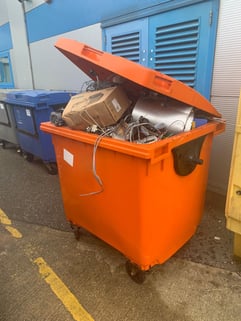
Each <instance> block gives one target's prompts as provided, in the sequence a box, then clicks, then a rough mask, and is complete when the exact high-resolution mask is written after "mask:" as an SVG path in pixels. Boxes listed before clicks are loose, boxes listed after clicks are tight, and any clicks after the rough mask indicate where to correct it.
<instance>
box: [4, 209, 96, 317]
mask: <svg viewBox="0 0 241 321" xmlns="http://www.w3.org/2000/svg"><path fill="white" fill-rule="evenodd" d="M0 223H1V224H3V226H4V227H5V229H6V230H7V231H8V232H9V233H11V235H12V236H13V237H15V238H21V237H22V234H21V233H20V232H19V231H18V230H17V229H16V228H14V227H13V226H12V222H11V220H10V219H9V218H8V217H7V215H6V214H5V213H4V212H3V211H2V210H1V209H0ZM29 259H30V261H32V259H31V257H29ZM34 263H35V264H37V265H38V268H39V273H40V274H41V275H42V277H43V278H44V280H45V281H46V283H48V284H49V286H50V288H51V289H52V291H53V292H54V293H55V295H56V296H57V297H58V298H59V299H60V301H61V302H62V303H63V305H64V306H65V308H66V309H67V311H69V313H70V314H71V315H72V317H73V319H74V320H75V321H94V319H93V318H92V317H91V315H90V314H89V313H88V312H87V311H86V310H85V309H84V308H83V307H82V305H81V304H80V303H79V302H78V300H77V299H76V297H75V296H74V295H73V294H72V293H71V292H70V290H69V289H68V288H67V287H66V285H65V284H64V283H63V282H62V281H61V280H60V278H59V277H58V276H57V275H56V274H55V273H54V271H53V270H52V269H51V268H50V267H49V266H48V265H47V263H46V262H45V261H44V259H43V258H41V257H39V258H37V259H36V260H34Z"/></svg>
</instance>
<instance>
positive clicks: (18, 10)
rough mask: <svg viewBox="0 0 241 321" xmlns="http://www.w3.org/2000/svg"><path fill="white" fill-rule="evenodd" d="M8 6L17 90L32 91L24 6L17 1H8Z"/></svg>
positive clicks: (12, 60)
mask: <svg viewBox="0 0 241 321" xmlns="http://www.w3.org/2000/svg"><path fill="white" fill-rule="evenodd" d="M6 4H7V10H8V18H9V22H10V30H11V35H12V42H13V48H14V49H13V50H11V62H12V68H13V70H14V84H15V87H16V88H23V89H32V88H33V81H32V72H31V60H30V55H29V47H28V40H27V34H26V26H25V17H24V5H23V4H21V3H20V2H19V1H17V0H16V1H13V0H10V1H6Z"/></svg>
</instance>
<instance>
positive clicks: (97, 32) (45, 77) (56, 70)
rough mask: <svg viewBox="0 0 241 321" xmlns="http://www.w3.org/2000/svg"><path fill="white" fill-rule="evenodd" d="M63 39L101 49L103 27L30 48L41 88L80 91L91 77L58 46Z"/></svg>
mask: <svg viewBox="0 0 241 321" xmlns="http://www.w3.org/2000/svg"><path fill="white" fill-rule="evenodd" d="M60 37H65V38H70V39H75V40H77V41H81V42H84V43H86V44H88V45H90V46H93V47H95V48H97V49H101V48H102V37H101V28H100V24H96V25H92V26H90V27H86V28H82V29H79V30H76V31H72V32H68V33H65V34H63V35H59V36H55V37H51V38H48V39H45V40H41V41H38V42H34V43H32V44H31V46H30V48H31V57H32V67H33V74H34V83H35V87H36V88H37V89H56V90H78V91H79V90H80V89H81V87H82V85H83V82H84V81H86V80H87V79H88V78H87V76H86V75H85V74H84V73H82V72H81V71H80V69H78V68H77V67H76V66H75V65H74V64H73V63H72V62H70V61H69V60H68V59H67V58H66V57H65V56H64V55H63V54H62V53H60V52H59V51H58V50H57V49H56V48H55V47H54V44H55V42H56V41H57V39H58V38H60Z"/></svg>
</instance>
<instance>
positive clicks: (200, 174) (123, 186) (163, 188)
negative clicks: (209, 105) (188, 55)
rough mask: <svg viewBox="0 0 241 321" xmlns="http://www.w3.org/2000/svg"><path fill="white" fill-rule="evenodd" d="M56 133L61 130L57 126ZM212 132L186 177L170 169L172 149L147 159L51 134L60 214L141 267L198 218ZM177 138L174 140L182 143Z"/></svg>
mask: <svg viewBox="0 0 241 321" xmlns="http://www.w3.org/2000/svg"><path fill="white" fill-rule="evenodd" d="M60 133H61V131H60ZM212 138H213V133H210V134H209V135H207V136H206V137H205V140H204V143H203V146H202V150H201V153H200V157H201V158H202V159H203V164H202V165H200V166H197V167H196V168H195V169H194V171H193V172H192V173H191V174H190V175H187V176H180V175H178V174H177V173H176V172H175V169H174V161H173V156H172V153H170V154H169V155H168V156H167V157H166V158H165V159H162V160H160V161H158V162H154V163H153V164H152V163H151V162H150V160H148V159H142V158H139V157H136V156H131V155H127V154H124V153H119V152H116V151H113V150H110V149H108V148H101V147H99V148H98V149H97V153H96V171H97V174H98V175H99V176H100V177H101V180H102V181H103V192H101V193H99V194H96V195H89V196H83V195H84V194H88V193H91V192H96V191H99V190H100V189H101V188H100V186H99V184H98V183H97V182H96V180H95V178H94V174H93V169H92V154H93V147H94V145H93V144H88V143H84V142H81V141H75V140H72V139H68V138H66V137H61V136H58V135H53V143H54V146H55V151H56V159H57V163H58V170H59V176H60V183H61V190H62V196H63V204H64V208H65V213H66V217H67V219H68V220H69V221H71V222H72V223H74V224H76V225H78V226H82V227H84V228H86V229H87V230H88V231H90V232H92V233H93V234H95V235H97V236H98V237H100V238H101V239H102V240H104V241H105V242H107V243H108V244H110V245H112V246H113V247H114V248H116V249H118V250H119V251H120V252H122V253H123V254H124V255H126V256H127V257H128V258H130V259H131V260H132V261H133V262H135V263H136V264H138V265H139V266H141V267H142V268H143V269H147V268H149V267H150V266H152V265H154V264H157V263H162V262H164V261H165V260H167V259H168V258H169V257H170V256H171V255H173V254H174V253H175V252H176V251H177V250H178V249H179V248H180V247H181V246H182V245H183V244H184V243H185V242H187V241H188V240H189V239H190V237H191V236H192V235H193V234H194V233H195V230H196V228H197V225H198V223H199V222H200V219H201V216H202V211H203V205H204V196H205V189H206V184H207V175H208V167H209V157H210V156H209V155H210V149H211V143H212ZM182 141H183V140H180V142H182Z"/></svg>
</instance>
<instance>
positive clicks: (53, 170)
mask: <svg viewBox="0 0 241 321" xmlns="http://www.w3.org/2000/svg"><path fill="white" fill-rule="evenodd" d="M44 165H45V167H46V169H47V172H48V173H49V174H50V175H57V174H58V167H57V164H56V163H45V164H44Z"/></svg>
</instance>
